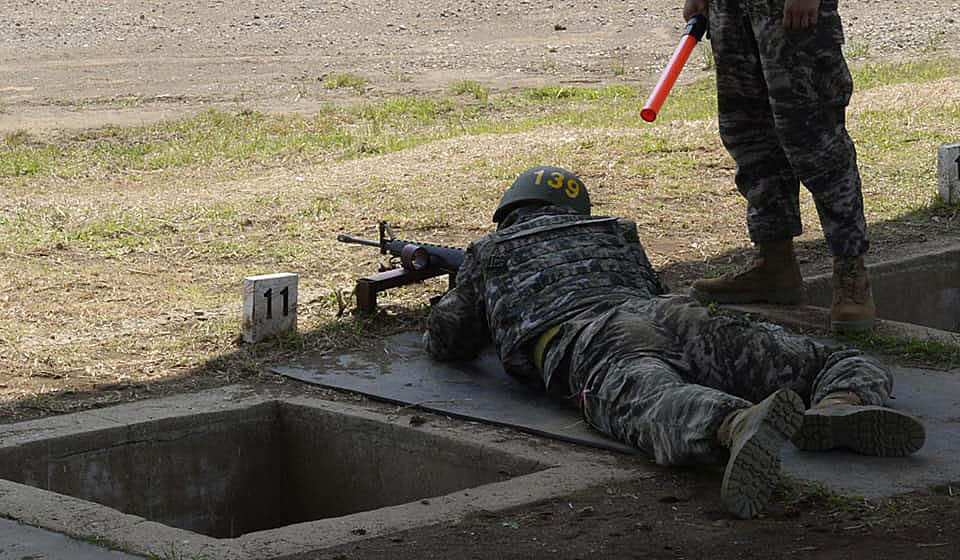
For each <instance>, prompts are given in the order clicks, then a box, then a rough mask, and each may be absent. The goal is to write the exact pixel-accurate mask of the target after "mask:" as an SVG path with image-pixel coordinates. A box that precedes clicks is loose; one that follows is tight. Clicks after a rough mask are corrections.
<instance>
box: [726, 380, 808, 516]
mask: <svg viewBox="0 0 960 560" xmlns="http://www.w3.org/2000/svg"><path fill="white" fill-rule="evenodd" d="M803 408H804V407H803V400H802V399H801V398H800V396H799V395H797V394H796V393H794V392H793V391H791V390H789V389H781V390H779V391H777V392H776V393H774V394H772V395H770V396H769V397H767V398H766V399H764V400H763V401H761V402H760V403H759V404H756V405H754V406H751V407H750V408H744V409H740V410H737V411H734V412H732V413H730V414H729V415H728V416H727V417H726V418H724V420H723V423H722V424H721V425H720V429H719V430H717V439H718V440H719V441H720V443H721V444H722V445H724V446H725V447H728V448H730V459H729V460H728V461H727V468H726V470H725V471H724V473H723V484H722V486H721V487H720V498H721V500H722V501H723V504H724V505H725V506H726V508H727V510H728V511H730V512H731V513H733V514H734V515H736V516H737V517H740V518H742V519H750V518H752V517H755V516H756V515H757V514H758V513H760V511H761V510H762V509H763V508H764V507H765V506H766V505H767V502H768V501H769V500H770V494H771V492H772V491H773V487H774V486H775V485H776V484H777V481H779V480H780V449H781V448H782V447H783V445H784V444H785V443H786V442H787V441H789V440H790V438H792V437H793V435H794V434H795V433H796V431H797V430H798V429H799V428H800V422H801V421H802V419H803Z"/></svg>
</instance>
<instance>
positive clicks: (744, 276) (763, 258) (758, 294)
mask: <svg viewBox="0 0 960 560" xmlns="http://www.w3.org/2000/svg"><path fill="white" fill-rule="evenodd" d="M690 295H692V296H693V297H695V298H696V299H697V300H698V301H699V302H700V303H703V304H709V303H776V304H782V305H800V304H801V303H803V298H804V294H803V277H802V276H801V275H800V267H799V266H798V265H797V258H796V256H795V255H794V254H793V240H792V239H786V240H781V241H766V242H763V243H757V256H756V258H755V259H754V262H753V265H752V266H751V267H750V268H749V269H747V270H745V271H743V272H734V273H728V274H724V275H723V276H721V277H719V278H709V279H700V280H697V281H696V282H694V283H693V286H692V288H691V290H690Z"/></svg>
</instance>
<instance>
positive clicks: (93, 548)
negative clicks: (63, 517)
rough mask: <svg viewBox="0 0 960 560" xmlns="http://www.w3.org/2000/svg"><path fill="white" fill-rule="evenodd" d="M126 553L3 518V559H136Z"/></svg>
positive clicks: (0, 542)
mask: <svg viewBox="0 0 960 560" xmlns="http://www.w3.org/2000/svg"><path fill="white" fill-rule="evenodd" d="M141 558H143V557H142V556H131V555H129V554H125V553H123V552H116V551H113V550H107V549H106V548H101V547H99V546H97V545H94V544H91V543H87V542H82V541H78V540H74V539H71V538H70V537H67V536H65V535H61V534H60V533H54V532H52V531H45V530H43V529H37V528H36V527H31V526H29V525H24V524H23V523H18V522H16V521H10V520H8V519H0V560H25V559H30V560H135V559H141Z"/></svg>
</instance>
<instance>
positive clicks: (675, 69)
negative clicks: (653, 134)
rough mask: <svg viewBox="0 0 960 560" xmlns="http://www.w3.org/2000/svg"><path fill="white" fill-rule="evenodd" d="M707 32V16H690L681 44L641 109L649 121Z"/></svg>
mask: <svg viewBox="0 0 960 560" xmlns="http://www.w3.org/2000/svg"><path fill="white" fill-rule="evenodd" d="M706 32H707V18H706V17H704V16H693V17H692V18H690V21H688V22H687V28H686V29H684V30H683V37H682V38H681V39H680V44H679V45H677V49H676V50H675V51H673V56H671V57H670V62H668V63H667V67H666V68H664V69H663V73H662V74H660V79H659V80H658V81H657V85H656V87H654V88H653V92H651V93H650V98H649V99H647V103H646V105H644V106H643V109H642V110H641V111H640V118H642V119H643V120H645V121H647V122H653V121H654V119H656V118H657V113H659V112H660V107H662V106H663V102H664V101H666V99H667V95H669V94H670V89H671V88H672V87H673V84H674V82H676V81H677V77H678V76H679V75H680V71H681V70H683V65H684V64H686V63H687V59H688V58H690V53H691V52H692V51H693V47H695V46H697V43H698V42H700V39H703V34H704V33H706Z"/></svg>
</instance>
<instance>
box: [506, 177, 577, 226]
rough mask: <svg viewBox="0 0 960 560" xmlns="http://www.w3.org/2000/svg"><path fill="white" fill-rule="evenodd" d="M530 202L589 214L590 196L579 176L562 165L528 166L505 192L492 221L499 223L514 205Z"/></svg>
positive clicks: (515, 206)
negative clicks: (561, 166) (553, 205)
mask: <svg viewBox="0 0 960 560" xmlns="http://www.w3.org/2000/svg"><path fill="white" fill-rule="evenodd" d="M531 202H543V203H546V204H555V205H557V206H566V207H568V208H572V209H574V210H576V211H577V213H579V214H586V215H589V214H590V196H589V195H588V194H587V187H586V185H584V184H583V181H582V180H581V179H580V177H577V176H576V175H574V174H573V173H570V172H569V171H567V170H566V169H563V168H560V167H552V166H549V165H543V166H540V167H533V168H531V169H527V170H526V171H524V172H523V173H521V174H520V176H519V177H517V180H516V181H514V182H513V184H512V185H510V188H509V189H507V192H505V193H503V198H501V199H500V205H499V206H497V210H496V212H494V213H493V221H494V222H496V223H498V224H499V223H500V222H501V221H503V219H504V218H506V217H507V214H509V213H510V212H511V211H512V210H513V209H515V208H517V207H519V206H524V205H526V204H529V203H531Z"/></svg>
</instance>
